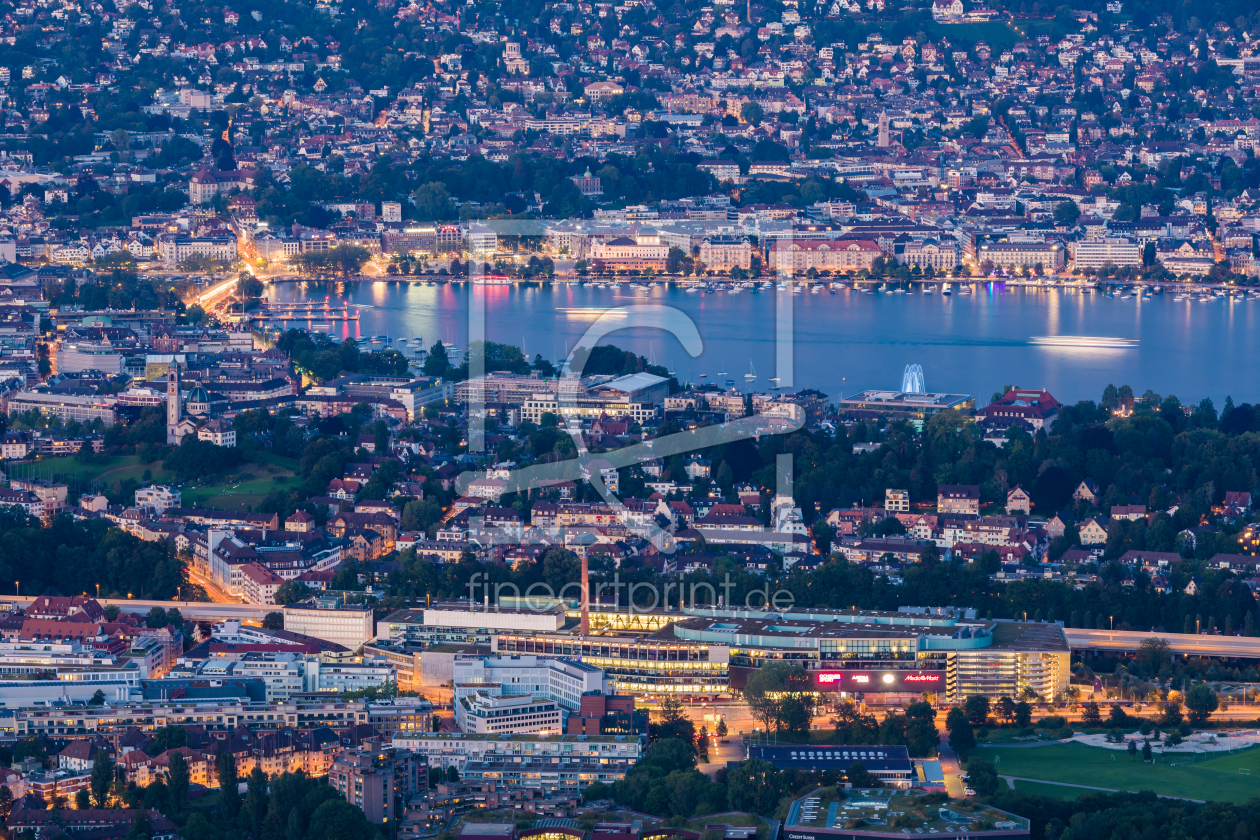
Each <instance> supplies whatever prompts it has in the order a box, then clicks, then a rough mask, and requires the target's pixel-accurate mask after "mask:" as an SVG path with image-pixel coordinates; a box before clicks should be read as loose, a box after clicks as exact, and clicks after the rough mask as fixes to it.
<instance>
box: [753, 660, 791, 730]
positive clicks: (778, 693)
mask: <svg viewBox="0 0 1260 840" xmlns="http://www.w3.org/2000/svg"><path fill="white" fill-rule="evenodd" d="M787 670H788V666H786V665H784V664H782V663H777V662H776V663H766V664H765V665H762V666H761V668H759V669H758V670H757V671H755V672H754V673H753V674H752V675H751V676H749V677H748V682H747V683H746V684H745V685H744V700H745V701H746V702H747V703H748V709H749V711H750V712H752V716H753V717H754V718H756V719H757V720H759V721H761V723H762V725H763V726H764V727H765V730H766V732H770V731H772V728H774V727H776V725H777V724H778V721H779V698H780V697H782V695H783V693H784V684H783V677H784V674H785V673H786V671H787Z"/></svg>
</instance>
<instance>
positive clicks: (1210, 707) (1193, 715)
mask: <svg viewBox="0 0 1260 840" xmlns="http://www.w3.org/2000/svg"><path fill="white" fill-rule="evenodd" d="M1185 704H1186V709H1187V710H1188V711H1189V713H1190V714H1189V718H1190V723H1191V725H1193V726H1202V725H1203V724H1204V723H1205V722H1206V721H1207V719H1208V718H1210V717H1211V716H1212V713H1213V712H1215V711H1216V710H1217V708H1218V707H1219V706H1220V700H1219V699H1218V698H1217V696H1216V692H1215V691H1213V690H1212V688H1211V686H1208V685H1206V684H1205V683H1197V684H1195V685H1192V686H1190V688H1189V690H1188V691H1186V699H1185Z"/></svg>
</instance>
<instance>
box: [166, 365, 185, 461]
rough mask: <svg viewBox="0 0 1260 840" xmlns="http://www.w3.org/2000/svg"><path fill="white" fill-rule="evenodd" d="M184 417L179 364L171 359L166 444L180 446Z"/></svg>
mask: <svg viewBox="0 0 1260 840" xmlns="http://www.w3.org/2000/svg"><path fill="white" fill-rule="evenodd" d="M182 415H183V407H182V406H181V405H180V393H179V362H177V361H175V360H174V359H171V365H170V367H168V368H167V369H166V442H167V443H168V444H172V445H178V444H179V440H180V438H181V437H182V435H180V433H179V421H180V418H181V416H182Z"/></svg>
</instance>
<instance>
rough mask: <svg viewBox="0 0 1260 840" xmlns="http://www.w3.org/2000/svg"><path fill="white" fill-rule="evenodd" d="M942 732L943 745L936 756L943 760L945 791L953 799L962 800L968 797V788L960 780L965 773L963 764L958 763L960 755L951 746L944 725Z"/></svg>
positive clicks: (942, 725) (939, 747)
mask: <svg viewBox="0 0 1260 840" xmlns="http://www.w3.org/2000/svg"><path fill="white" fill-rule="evenodd" d="M940 732H941V743H940V746H938V747H937V748H936V754H937V757H938V758H940V760H941V769H942V770H944V771H945V790H946V791H947V792H948V793H949V795H950V796H951V797H952V798H954V799H961V798H962V797H964V796H965V795H966V788H967V786H966V785H965V784H963V781H962V779H960V778H958V777H959V776H960V775H961V774H962V772H963V769H962V764H961V763H959V761H958V754H957V753H955V752H954V750H953V748H952V747H950V745H949V733H948V732H946V731H945V727H944V724H940Z"/></svg>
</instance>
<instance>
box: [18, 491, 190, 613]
mask: <svg viewBox="0 0 1260 840" xmlns="http://www.w3.org/2000/svg"><path fill="white" fill-rule="evenodd" d="M0 580H3V581H6V582H8V583H7V585H12V582H14V581H20V582H21V592H22V593H23V594H27V595H36V594H39V593H41V592H43V591H44V590H45V589H48V588H52V589H55V590H57V591H59V592H61V593H62V594H63V595H78V594H81V593H88V594H91V595H95V594H96V585H97V584H98V583H99V584H100V586H101V589H100V593H101V597H106V596H115V597H117V596H125V595H127V594H132V595H134V596H135V597H137V598H155V599H167V600H169V599H174V598H175V597H176V595H177V594H178V591H179V587H180V585H181V584H183V583H184V568H183V563H182V561H181V560H179V558H177V557H176V556H175V553H174V549H173V548H172V547H171V544H170V543H167V542H144V541H142V540H140V539H138V538H136V537H135V536H132V535H131V534H128V533H127V532H125V531H123V530H121V529H119V528H115V527H113V525H112V523H110V522H108V521H105V520H89V521H82V522H76V521H75V520H73V519H71V518H70V517H69V516H68V515H65V514H59V515H58V516H55V517H54V518H53V520H52V524H51V526H50V527H47V528H43V527H40V523H39V520H37V519H32V518H29V517H27V516H26V515H25V514H23V513H22V511H21V509H20V508H15V507H3V508H0ZM6 593H7V590H6Z"/></svg>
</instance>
